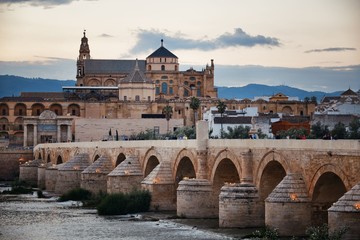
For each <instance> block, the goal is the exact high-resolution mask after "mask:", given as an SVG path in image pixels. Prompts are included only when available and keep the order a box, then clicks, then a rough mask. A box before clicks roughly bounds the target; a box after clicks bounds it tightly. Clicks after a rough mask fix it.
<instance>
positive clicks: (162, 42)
mask: <svg viewBox="0 0 360 240" xmlns="http://www.w3.org/2000/svg"><path fill="white" fill-rule="evenodd" d="M161 46H162V47H163V46H164V39H161Z"/></svg>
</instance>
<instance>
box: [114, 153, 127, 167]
mask: <svg viewBox="0 0 360 240" xmlns="http://www.w3.org/2000/svg"><path fill="white" fill-rule="evenodd" d="M125 159H126V155H125V154H124V153H123V152H121V153H119V155H118V156H117V157H116V162H115V167H117V166H118V165H119V164H120V163H122V162H123V161H125Z"/></svg>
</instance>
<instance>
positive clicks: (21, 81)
mask: <svg viewBox="0 0 360 240" xmlns="http://www.w3.org/2000/svg"><path fill="white" fill-rule="evenodd" d="M75 83H76V81H74V80H56V79H44V78H25V77H20V76H13V75H0V97H11V96H20V93H21V92H61V91H62V87H63V86H75ZM217 89H218V96H219V98H227V99H244V98H249V99H253V98H254V97H256V96H271V95H274V94H276V93H280V92H281V93H283V94H285V95H287V96H289V97H299V99H301V100H302V99H304V98H305V97H312V96H315V97H316V98H317V99H318V100H320V99H322V98H323V97H324V96H339V95H340V94H341V93H342V92H343V91H337V92H332V93H326V92H322V91H305V90H302V89H299V88H294V87H289V86H284V85H281V86H268V85H263V84H248V85H246V86H243V87H217ZM344 91H345V89H344Z"/></svg>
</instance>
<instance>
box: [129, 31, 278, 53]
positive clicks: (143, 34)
mask: <svg viewBox="0 0 360 240" xmlns="http://www.w3.org/2000/svg"><path fill="white" fill-rule="evenodd" d="M136 35H137V38H138V41H137V43H136V45H135V46H134V47H133V48H132V49H131V50H130V52H131V53H140V52H145V51H149V50H151V49H153V46H154V44H155V43H156V42H157V43H160V39H164V40H165V43H166V45H168V46H170V47H171V49H173V50H177V49H198V50H202V51H210V50H216V49H221V48H228V47H240V46H242V47H254V46H268V47H278V46H280V45H281V43H280V41H279V39H277V38H273V37H265V36H262V35H256V36H251V35H249V34H247V33H246V32H244V31H243V30H242V29H241V28H235V29H234V32H233V33H228V32H226V33H224V34H222V35H220V36H218V37H217V38H214V39H209V40H207V39H206V37H205V38H204V39H201V40H198V39H189V38H186V36H185V35H184V34H182V33H176V34H175V35H172V36H171V35H170V34H169V33H168V32H160V31H159V30H154V29H152V30H144V29H140V30H139V31H137V32H136Z"/></svg>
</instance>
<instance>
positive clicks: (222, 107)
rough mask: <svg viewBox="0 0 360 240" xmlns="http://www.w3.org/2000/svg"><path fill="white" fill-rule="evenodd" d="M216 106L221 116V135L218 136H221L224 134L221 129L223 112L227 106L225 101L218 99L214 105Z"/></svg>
mask: <svg viewBox="0 0 360 240" xmlns="http://www.w3.org/2000/svg"><path fill="white" fill-rule="evenodd" d="M216 108H217V110H218V113H220V116H221V119H220V124H221V130H220V134H221V135H220V136H221V138H223V134H224V133H223V132H224V130H223V114H224V113H225V110H226V108H227V106H226V104H225V102H223V101H221V100H219V101H218V103H217V105H216Z"/></svg>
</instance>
